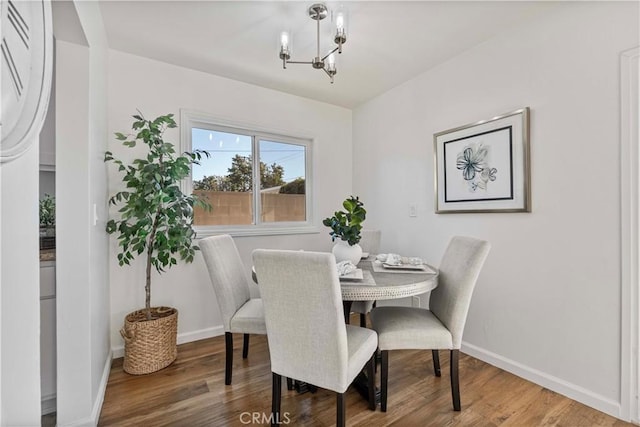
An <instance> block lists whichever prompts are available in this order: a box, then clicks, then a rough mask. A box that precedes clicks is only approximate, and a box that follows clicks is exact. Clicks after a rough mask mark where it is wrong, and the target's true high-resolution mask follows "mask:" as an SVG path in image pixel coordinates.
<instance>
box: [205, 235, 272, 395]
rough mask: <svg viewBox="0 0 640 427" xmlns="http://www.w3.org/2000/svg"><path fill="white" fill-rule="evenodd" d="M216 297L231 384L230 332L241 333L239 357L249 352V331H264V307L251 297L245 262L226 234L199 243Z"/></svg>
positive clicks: (231, 345)
mask: <svg viewBox="0 0 640 427" xmlns="http://www.w3.org/2000/svg"><path fill="white" fill-rule="evenodd" d="M198 246H199V247H200V250H201V251H202V256H203V258H204V261H205V263H206V265H207V270H209V277H210V278H211V284H212V285H213V290H214V292H215V294H216V298H217V299H218V307H219V308H220V314H221V315H222V323H223V325H224V331H225V332H224V335H225V347H226V357H225V359H226V360H225V372H224V383H225V384H226V385H229V384H231V375H232V369H233V333H241V334H244V340H243V346H242V358H243V359H246V358H247V356H248V354H249V334H257V335H265V334H266V333H267V328H266V326H265V323H264V309H263V306H262V300H261V299H260V298H251V294H250V291H249V281H248V279H247V275H246V273H245V268H244V264H243V263H242V260H241V259H240V254H239V253H238V249H237V248H236V245H235V243H234V241H233V238H232V237H231V236H229V235H227V234H223V235H219V236H211V237H207V238H204V239H202V240H200V242H199V243H198Z"/></svg>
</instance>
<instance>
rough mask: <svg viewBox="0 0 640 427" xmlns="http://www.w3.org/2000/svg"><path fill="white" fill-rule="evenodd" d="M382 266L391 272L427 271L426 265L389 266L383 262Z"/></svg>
mask: <svg viewBox="0 0 640 427" xmlns="http://www.w3.org/2000/svg"><path fill="white" fill-rule="evenodd" d="M382 266H383V267H384V268H388V269H389V270H425V266H424V264H387V263H386V262H383V263H382Z"/></svg>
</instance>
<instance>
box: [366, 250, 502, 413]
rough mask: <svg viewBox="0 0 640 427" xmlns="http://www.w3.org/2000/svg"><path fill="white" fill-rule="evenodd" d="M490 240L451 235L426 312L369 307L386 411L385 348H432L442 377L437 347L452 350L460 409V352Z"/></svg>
mask: <svg viewBox="0 0 640 427" xmlns="http://www.w3.org/2000/svg"><path fill="white" fill-rule="evenodd" d="M490 246H491V245H490V244H489V243H488V242H485V241H483V240H478V239H474V238H470V237H453V238H452V239H451V241H450V242H449V246H448V247H447V249H446V251H445V253H444V256H443V257H442V262H441V264H440V274H439V276H438V287H437V288H436V289H434V290H433V291H432V292H431V299H430V301H429V310H427V309H424V308H416V307H376V308H374V309H373V310H372V311H371V323H372V325H373V329H374V330H375V331H377V332H378V337H379V342H378V346H379V348H380V352H381V356H382V361H381V369H380V377H381V378H380V382H381V387H380V389H381V396H380V407H381V409H382V411H383V412H385V411H386V410H387V390H388V386H387V385H388V377H389V376H388V373H389V350H402V349H428V350H432V354H433V366H434V370H435V374H436V376H440V359H439V356H438V350H450V362H449V364H450V372H451V396H452V399H453V409H454V410H456V411H459V410H460V387H459V379H458V359H459V350H460V345H461V343H462V332H463V330H464V325H465V323H466V320H467V313H468V311H469V305H470V304H471V295H472V294H473V289H474V287H475V284H476V281H477V279H478V275H479V274H480V270H481V269H482V266H483V264H484V261H485V259H486V257H487V254H488V253H489V249H490Z"/></svg>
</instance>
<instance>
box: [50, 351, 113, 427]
mask: <svg viewBox="0 0 640 427" xmlns="http://www.w3.org/2000/svg"><path fill="white" fill-rule="evenodd" d="M112 360H113V351H109V354H108V355H107V360H106V361H105V363H104V369H103V370H102V378H101V379H100V385H99V386H98V394H97V396H96V400H95V401H94V402H93V408H92V409H91V415H90V416H89V417H87V418H82V419H80V420H76V421H73V422H71V423H69V424H64V427H89V426H97V425H98V420H99V419H100V411H102V403H103V402H104V393H105V392H106V390H107V383H108V382H109V373H110V372H111V361H112ZM58 426H62V425H61V424H58Z"/></svg>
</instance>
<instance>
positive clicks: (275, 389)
mask: <svg viewBox="0 0 640 427" xmlns="http://www.w3.org/2000/svg"><path fill="white" fill-rule="evenodd" d="M271 374H272V375H271V376H272V378H273V383H272V389H271V426H272V427H273V426H277V425H280V403H281V400H280V398H281V393H282V376H281V375H278V374H276V373H275V372H272V373H271Z"/></svg>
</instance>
